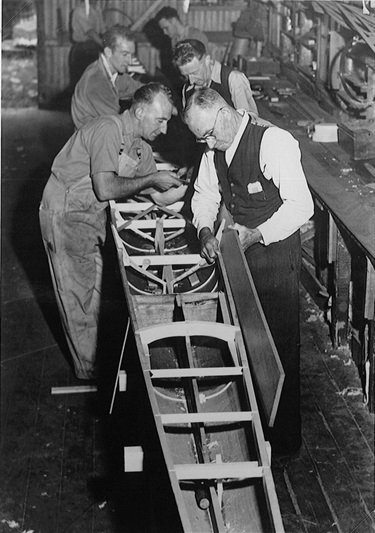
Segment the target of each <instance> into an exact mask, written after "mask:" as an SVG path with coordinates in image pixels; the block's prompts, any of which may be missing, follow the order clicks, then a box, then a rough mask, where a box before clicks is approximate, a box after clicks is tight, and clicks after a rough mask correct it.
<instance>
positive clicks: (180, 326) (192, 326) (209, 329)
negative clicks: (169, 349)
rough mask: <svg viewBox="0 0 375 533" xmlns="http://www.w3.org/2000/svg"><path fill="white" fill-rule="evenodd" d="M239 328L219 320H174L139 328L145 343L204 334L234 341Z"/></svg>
mask: <svg viewBox="0 0 375 533" xmlns="http://www.w3.org/2000/svg"><path fill="white" fill-rule="evenodd" d="M238 332H239V328H238V327H236V326H231V325H230V324H220V323H219V322H205V321H203V322H195V321H185V322H172V323H170V324H157V325H155V326H150V327H149V328H142V329H140V330H138V333H139V334H140V336H141V339H142V342H143V343H144V344H150V343H151V342H154V341H156V340H159V339H164V338H169V337H184V336H185V337H187V336H190V337H191V336H196V337H199V336H202V337H213V338H215V339H221V340H223V341H226V342H229V341H232V342H233V341H234V339H235V336H236V333H238Z"/></svg>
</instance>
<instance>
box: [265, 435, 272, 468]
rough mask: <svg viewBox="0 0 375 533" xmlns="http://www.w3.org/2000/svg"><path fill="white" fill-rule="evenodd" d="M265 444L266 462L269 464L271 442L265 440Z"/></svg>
mask: <svg viewBox="0 0 375 533" xmlns="http://www.w3.org/2000/svg"><path fill="white" fill-rule="evenodd" d="M265 445H266V452H267V456H268V462H269V464H271V456H272V450H271V444H270V443H269V441H268V440H266V441H265Z"/></svg>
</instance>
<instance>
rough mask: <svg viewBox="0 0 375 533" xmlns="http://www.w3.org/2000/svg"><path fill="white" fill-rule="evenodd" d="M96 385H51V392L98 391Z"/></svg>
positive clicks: (77, 392)
mask: <svg viewBox="0 0 375 533" xmlns="http://www.w3.org/2000/svg"><path fill="white" fill-rule="evenodd" d="M97 390H98V388H97V386H96V385H75V386H71V387H69V386H67V387H51V394H83V393H85V392H97Z"/></svg>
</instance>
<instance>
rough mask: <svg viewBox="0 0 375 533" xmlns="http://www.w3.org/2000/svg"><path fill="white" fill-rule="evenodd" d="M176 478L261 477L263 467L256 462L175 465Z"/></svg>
mask: <svg viewBox="0 0 375 533" xmlns="http://www.w3.org/2000/svg"><path fill="white" fill-rule="evenodd" d="M174 469H175V471H176V474H177V478H178V479H179V480H180V481H181V480H189V479H245V478H254V477H262V476H263V467H261V466H258V462H257V461H243V462H238V463H220V464H215V463H210V464H200V465H190V464H189V465H187V464H182V465H175V466H174Z"/></svg>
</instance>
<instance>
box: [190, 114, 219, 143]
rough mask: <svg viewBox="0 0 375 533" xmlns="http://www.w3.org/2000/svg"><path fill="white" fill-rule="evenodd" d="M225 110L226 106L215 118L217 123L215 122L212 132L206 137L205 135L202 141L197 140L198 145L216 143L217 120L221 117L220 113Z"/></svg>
mask: <svg viewBox="0 0 375 533" xmlns="http://www.w3.org/2000/svg"><path fill="white" fill-rule="evenodd" d="M222 109H224V106H223V107H221V108H220V109H219V110H218V112H217V113H216V118H215V122H214V125H213V126H212V128H211V130H210V131H209V132H208V133H206V135H204V137H201V138H200V139H196V141H197V143H207V142H214V141H216V135H214V130H215V127H216V122H217V119H218V117H219V113H220V111H221V110H222Z"/></svg>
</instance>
